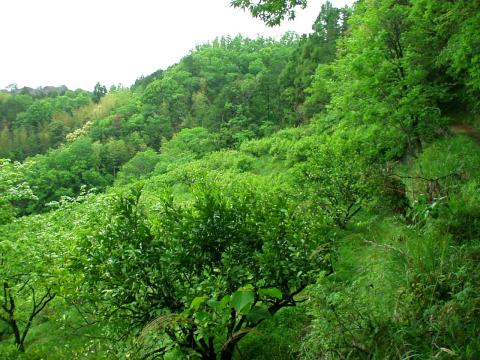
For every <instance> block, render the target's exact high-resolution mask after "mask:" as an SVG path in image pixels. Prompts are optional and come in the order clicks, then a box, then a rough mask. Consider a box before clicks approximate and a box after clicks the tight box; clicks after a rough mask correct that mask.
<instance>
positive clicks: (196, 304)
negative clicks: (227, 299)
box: [190, 296, 208, 311]
mask: <svg viewBox="0 0 480 360" xmlns="http://www.w3.org/2000/svg"><path fill="white" fill-rule="evenodd" d="M207 299H208V296H199V297H196V298H195V299H193V301H192V303H191V304H190V308H192V309H195V311H197V310H198V309H199V308H200V306H201V305H202V304H203V303H205V301H207Z"/></svg>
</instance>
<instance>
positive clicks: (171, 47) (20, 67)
mask: <svg viewBox="0 0 480 360" xmlns="http://www.w3.org/2000/svg"><path fill="white" fill-rule="evenodd" d="M331 2H332V3H333V4H334V5H335V6H339V7H340V6H344V5H346V4H348V5H351V4H352V2H353V0H331ZM322 3H324V0H310V1H309V6H308V7H307V8H306V9H305V10H301V11H299V12H298V13H297V17H296V18H295V20H294V21H284V22H283V24H282V25H281V26H280V27H275V28H269V27H267V26H265V25H264V24H263V23H262V22H261V21H260V20H258V19H253V18H252V17H251V16H250V14H249V13H248V12H244V11H243V10H240V9H234V8H231V7H230V6H229V0H168V1H167V0H1V1H0V30H1V33H2V34H3V35H2V41H1V43H0V49H1V52H0V88H4V87H6V86H7V85H10V84H12V83H16V84H18V86H19V87H23V86H29V87H33V88H35V87H38V86H47V85H52V86H60V85H66V86H67V87H68V88H70V89H76V88H82V89H85V90H93V87H94V86H95V84H96V83H97V82H100V83H102V84H104V85H106V86H107V87H109V86H110V85H113V84H115V85H117V84H122V85H124V86H130V85H131V84H132V83H133V82H135V80H136V79H137V78H138V77H140V76H141V75H149V74H151V73H152V72H154V71H156V70H158V69H165V68H167V67H168V66H170V65H173V64H175V63H176V62H178V61H179V60H180V59H181V58H182V57H183V56H185V55H187V54H188V53H189V51H190V50H192V49H193V48H195V46H196V45H200V44H203V43H206V42H208V41H211V40H213V39H215V38H216V37H218V36H227V35H230V36H235V35H237V34H242V35H245V36H248V37H256V36H257V35H262V36H267V37H275V38H279V37H280V36H281V35H282V34H283V33H285V32H286V31H295V32H298V33H300V34H303V33H308V32H310V31H311V26H312V24H313V22H314V21H315V19H316V17H317V15H318V13H319V11H320V7H321V5H322Z"/></svg>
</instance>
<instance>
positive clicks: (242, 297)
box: [230, 291, 255, 313]
mask: <svg viewBox="0 0 480 360" xmlns="http://www.w3.org/2000/svg"><path fill="white" fill-rule="evenodd" d="M254 299H255V293H254V292H253V291H236V292H235V293H233V295H232V298H231V300H230V304H231V305H232V307H233V308H234V309H235V311H236V312H237V313H240V312H245V311H248V310H249V309H250V307H251V306H252V304H253V302H254Z"/></svg>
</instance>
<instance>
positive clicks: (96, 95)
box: [92, 82, 107, 104]
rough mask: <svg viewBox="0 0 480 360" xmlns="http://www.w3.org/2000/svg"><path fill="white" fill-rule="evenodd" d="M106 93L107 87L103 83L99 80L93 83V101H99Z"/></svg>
mask: <svg viewBox="0 0 480 360" xmlns="http://www.w3.org/2000/svg"><path fill="white" fill-rule="evenodd" d="M106 94H107V88H106V87H105V85H102V84H100V83H99V82H97V83H96V84H95V87H94V89H93V93H92V100H93V102H94V103H96V104H98V103H99V102H100V99H101V98H102V97H104V96H105V95H106Z"/></svg>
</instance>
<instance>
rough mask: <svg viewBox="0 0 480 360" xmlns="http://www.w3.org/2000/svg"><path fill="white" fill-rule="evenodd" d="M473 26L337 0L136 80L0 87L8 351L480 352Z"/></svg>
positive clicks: (0, 254)
mask: <svg viewBox="0 0 480 360" xmlns="http://www.w3.org/2000/svg"><path fill="white" fill-rule="evenodd" d="M232 5H233V6H235V7H239V8H244V9H246V10H249V11H250V12H251V13H252V15H253V16H255V17H259V18H261V19H262V20H263V21H265V22H266V23H267V24H269V25H275V24H278V23H279V22H281V21H282V20H283V19H285V18H294V17H295V12H296V10H297V9H298V8H299V7H302V6H308V4H307V1H305V0H295V1H276V0H262V1H259V2H257V1H255V2H254V1H250V0H234V1H232ZM239 11H240V10H239ZM478 29H480V4H479V3H478V2H476V1H470V0H451V1H436V0H359V1H357V2H356V3H355V4H354V5H353V6H352V7H351V8H349V7H345V8H341V9H339V8H335V7H334V6H333V5H332V4H331V3H330V2H328V1H326V2H325V4H324V5H323V6H322V9H321V12H320V14H319V16H318V18H317V20H316V22H315V23H314V24H313V26H312V30H313V32H312V33H311V34H308V35H298V34H294V33H287V34H285V35H284V36H283V37H282V38H281V39H280V40H273V39H267V38H257V39H248V38H245V37H242V36H240V35H239V36H237V37H234V38H217V39H214V40H212V41H211V42H210V43H208V44H204V45H201V46H198V47H196V48H195V49H193V50H192V51H191V52H190V53H189V54H187V55H186V56H185V57H184V58H182V59H181V60H180V61H179V62H178V63H177V64H175V65H172V66H171V67H169V68H167V69H161V70H158V71H156V72H155V73H153V74H151V75H149V76H145V77H141V78H139V79H138V80H137V81H136V82H135V84H134V85H132V86H131V87H122V86H117V87H112V88H111V89H110V90H109V91H107V89H106V88H105V87H104V86H102V85H101V84H97V86H96V87H95V89H93V91H92V92H87V91H83V90H76V91H71V90H68V89H66V88H64V87H61V88H51V87H50V88H49V87H47V88H40V89H36V90H35V91H34V90H32V89H28V88H24V89H20V90H19V89H17V88H16V87H12V88H10V89H8V90H5V91H3V92H0V284H1V286H2V287H1V289H0V359H205V360H207V359H208V360H212V359H220V360H229V359H280V360H281V359H285V360H286V359H304V360H307V359H308V360H310V359H410V358H418V359H437V358H438V359H472V360H474V359H478V358H480V340H479V339H480V275H479V272H478V269H479V261H480V152H479V150H480V141H479V139H480V113H479V110H480V102H479V99H480V52H479V49H480V32H479V30H478Z"/></svg>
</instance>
